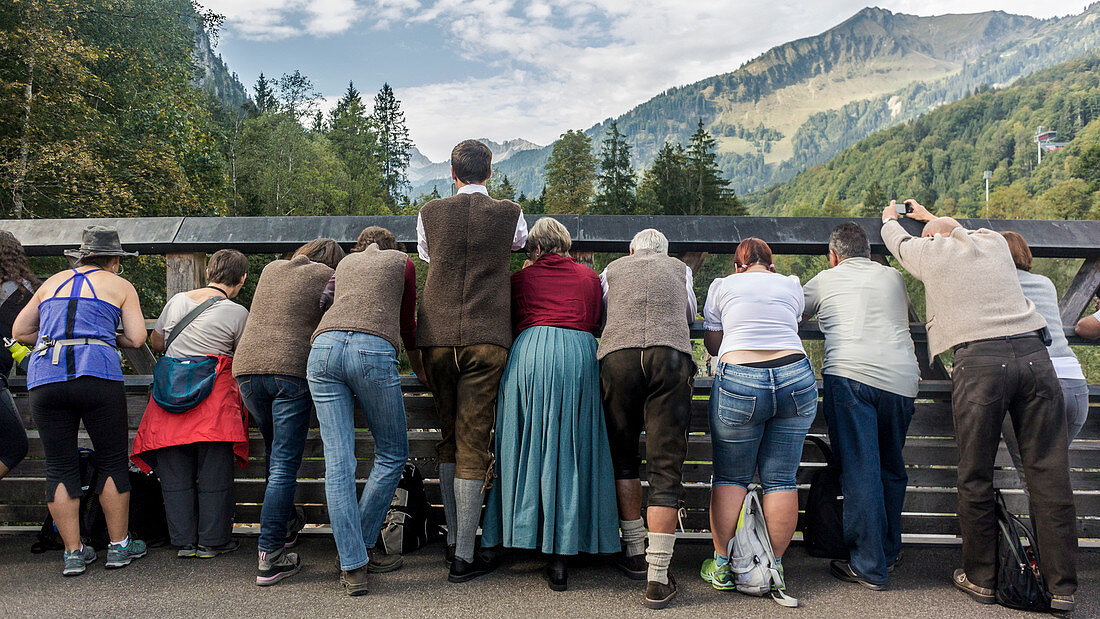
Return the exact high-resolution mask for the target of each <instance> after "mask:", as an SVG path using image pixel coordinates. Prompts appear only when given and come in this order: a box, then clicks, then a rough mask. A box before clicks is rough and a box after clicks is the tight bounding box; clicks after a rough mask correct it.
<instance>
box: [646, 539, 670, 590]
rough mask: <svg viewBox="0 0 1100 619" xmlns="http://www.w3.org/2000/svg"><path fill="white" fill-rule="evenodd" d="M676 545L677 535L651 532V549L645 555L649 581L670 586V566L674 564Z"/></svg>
mask: <svg viewBox="0 0 1100 619" xmlns="http://www.w3.org/2000/svg"><path fill="white" fill-rule="evenodd" d="M675 545H676V535H675V534H673V533H654V532H653V531H650V532H649V548H648V549H647V550H646V553H645V560H646V562H647V563H649V575H648V578H649V580H651V581H656V582H659V583H662V584H665V585H667V584H668V564H669V563H671V562H672V549H673V547H674V546H675Z"/></svg>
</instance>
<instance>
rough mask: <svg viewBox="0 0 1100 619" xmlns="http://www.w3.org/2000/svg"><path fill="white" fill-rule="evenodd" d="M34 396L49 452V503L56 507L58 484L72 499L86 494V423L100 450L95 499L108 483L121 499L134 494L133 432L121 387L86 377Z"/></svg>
mask: <svg viewBox="0 0 1100 619" xmlns="http://www.w3.org/2000/svg"><path fill="white" fill-rule="evenodd" d="M29 395H30V404H31V414H32V415H33V416H34V423H35V424H36V425H37V426H38V434H39V436H40V437H41V439H42V448H43V450H44V451H45V452H46V501H48V502H53V495H54V491H55V490H56V489H57V484H59V483H61V484H65V490H66V491H67V492H68V493H69V496H70V497H71V498H76V497H79V496H83V494H84V492H83V490H82V489H81V487H80V452H79V451H78V450H77V431H78V430H79V428H80V422H81V421H83V422H84V429H85V430H87V431H88V437H89V438H91V439H92V448H93V449H95V464H96V469H98V471H99V476H98V481H97V482H96V487H95V489H94V491H95V493H96V494H99V493H100V492H102V491H103V485H104V484H106V483H107V478H108V477H110V478H111V479H114V480H115V489H116V490H118V491H119V492H120V493H121V492H129V491H130V472H129V466H128V464H127V452H128V449H129V432H128V428H127V422H126V392H125V389H124V387H123V384H122V381H117V380H106V379H103V378H96V377H94V376H81V377H79V378H74V379H73V380H69V381H64V382H58V383H49V384H46V385H41V386H39V387H35V388H34V389H31V390H30V393H29Z"/></svg>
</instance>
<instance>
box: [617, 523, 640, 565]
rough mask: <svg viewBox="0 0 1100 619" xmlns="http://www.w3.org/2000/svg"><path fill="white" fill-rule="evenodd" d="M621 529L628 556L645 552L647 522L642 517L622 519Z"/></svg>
mask: <svg viewBox="0 0 1100 619" xmlns="http://www.w3.org/2000/svg"><path fill="white" fill-rule="evenodd" d="M619 529H620V530H622V532H623V546H624V547H625V552H626V556H628V557H635V556H638V555H640V554H642V553H644V552H645V523H644V522H642V519H641V518H638V519H637V520H620V521H619Z"/></svg>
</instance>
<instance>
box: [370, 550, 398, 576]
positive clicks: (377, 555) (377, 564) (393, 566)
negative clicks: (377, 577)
mask: <svg viewBox="0 0 1100 619" xmlns="http://www.w3.org/2000/svg"><path fill="white" fill-rule="evenodd" d="M367 556H368V557H370V561H369V562H368V563H367V570H368V571H370V572H371V573H372V574H384V573H386V572H392V571H394V570H399V569H401V566H402V565H404V564H405V557H402V556H401V555H400V554H397V553H394V554H392V555H389V554H386V553H385V552H383V551H382V550H381V549H379V548H368V549H367Z"/></svg>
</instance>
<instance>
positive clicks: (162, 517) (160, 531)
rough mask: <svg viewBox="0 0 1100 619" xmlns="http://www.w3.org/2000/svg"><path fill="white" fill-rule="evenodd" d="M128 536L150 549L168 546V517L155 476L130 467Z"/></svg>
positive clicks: (162, 495) (158, 481)
mask: <svg viewBox="0 0 1100 619" xmlns="http://www.w3.org/2000/svg"><path fill="white" fill-rule="evenodd" d="M130 534H131V535H133V536H134V537H136V538H137V539H140V540H143V541H144V542H145V544H146V545H147V546H149V547H150V548H158V547H160V546H167V545H168V517H167V515H166V514H165V513H164V494H163V492H162V491H161V487H160V480H159V479H157V477H156V475H154V474H152V473H150V474H148V475H146V474H145V473H142V472H141V471H140V470H138V469H137V468H135V467H134V466H133V465H130Z"/></svg>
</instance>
